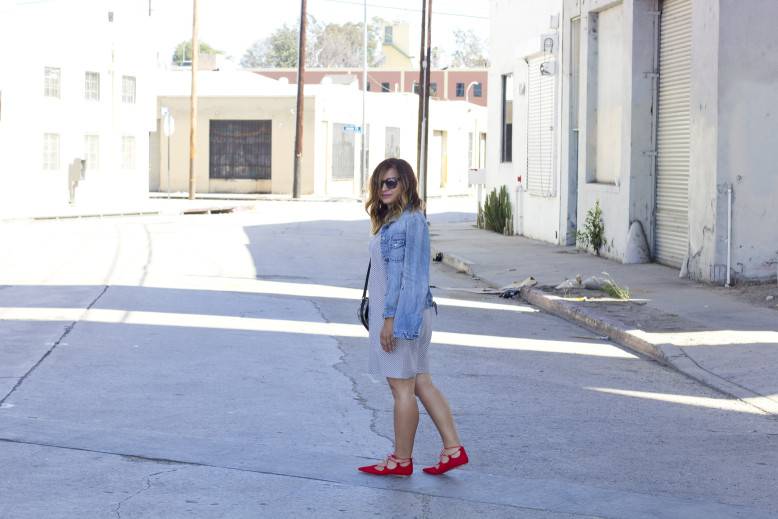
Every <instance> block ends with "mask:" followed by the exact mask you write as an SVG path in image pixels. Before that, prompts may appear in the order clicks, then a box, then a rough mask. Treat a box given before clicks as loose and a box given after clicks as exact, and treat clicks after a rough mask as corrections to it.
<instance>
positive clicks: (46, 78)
mask: <svg viewBox="0 0 778 519" xmlns="http://www.w3.org/2000/svg"><path fill="white" fill-rule="evenodd" d="M59 77H60V69H58V68H52V67H44V69H43V95H44V96H45V97H56V98H57V99H59Z"/></svg>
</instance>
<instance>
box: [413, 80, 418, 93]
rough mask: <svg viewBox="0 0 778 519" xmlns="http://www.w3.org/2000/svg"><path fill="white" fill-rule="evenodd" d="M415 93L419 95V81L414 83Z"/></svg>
mask: <svg viewBox="0 0 778 519" xmlns="http://www.w3.org/2000/svg"><path fill="white" fill-rule="evenodd" d="M413 93H414V94H418V93H419V82H418V81H414V82H413Z"/></svg>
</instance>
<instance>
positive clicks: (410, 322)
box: [380, 208, 434, 339]
mask: <svg viewBox="0 0 778 519" xmlns="http://www.w3.org/2000/svg"><path fill="white" fill-rule="evenodd" d="M380 233H381V257H382V258H383V259H384V262H385V263H386V274H387V282H386V299H385V301H384V318H387V317H394V336H395V337H400V338H403V339H418V338H419V334H420V332H421V326H422V321H423V315H422V312H423V311H424V310H426V309H427V308H430V307H432V306H433V304H434V303H433V301H432V292H431V291H430V231H429V227H427V221H426V220H425V218H424V214H423V213H422V212H421V211H415V212H413V213H411V212H409V209H408V208H406V209H405V211H403V213H402V215H401V216H400V218H398V219H397V220H395V221H393V222H389V223H387V224H385V225H384V226H383V227H381V230H380Z"/></svg>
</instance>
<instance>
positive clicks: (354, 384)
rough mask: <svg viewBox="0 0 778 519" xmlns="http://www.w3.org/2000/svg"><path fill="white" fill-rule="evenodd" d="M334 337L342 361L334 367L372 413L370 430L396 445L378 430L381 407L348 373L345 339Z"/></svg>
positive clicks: (363, 407) (363, 405)
mask: <svg viewBox="0 0 778 519" xmlns="http://www.w3.org/2000/svg"><path fill="white" fill-rule="evenodd" d="M312 304H313V306H314V308H316V311H317V312H319V315H320V316H321V318H322V319H324V321H325V322H326V323H328V324H329V323H330V320H329V319H327V317H325V316H324V312H323V311H322V309H321V308H320V307H319V305H318V304H316V303H315V302H313V301H312ZM332 339H333V340H335V342H336V343H337V344H338V350H340V362H338V363H337V364H335V365H333V366H332V367H333V368H335V370H336V371H338V372H340V374H341V375H343V376H344V377H346V378H347V379H348V381H349V382H350V383H351V392H352V393H354V399H355V400H356V401H357V403H358V404H359V406H360V407H361V408H362V409H364V410H365V411H368V412H369V413H370V431H371V432H372V433H373V434H375V435H376V436H378V437H379V438H384V439H386V440H388V441H389V443H391V444H392V445H394V438H393V437H390V436H388V435H386V434H382V433H381V432H380V431H379V430H378V426H377V422H378V413H379V409H378V408H375V407H371V406H370V405H368V402H367V398H366V397H365V396H363V395H362V394H361V393H360V391H359V384H358V382H357V379H356V378H355V377H352V376H351V375H349V374H348V373H346V366H347V363H346V356H347V355H348V353H347V352H346V349H345V345H344V342H343V339H342V338H340V337H332Z"/></svg>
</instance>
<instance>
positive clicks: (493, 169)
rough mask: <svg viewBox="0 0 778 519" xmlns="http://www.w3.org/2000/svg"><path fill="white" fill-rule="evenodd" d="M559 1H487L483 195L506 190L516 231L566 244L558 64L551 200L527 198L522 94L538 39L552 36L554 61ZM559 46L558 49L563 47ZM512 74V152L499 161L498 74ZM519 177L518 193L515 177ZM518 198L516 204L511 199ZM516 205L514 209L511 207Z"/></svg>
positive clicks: (539, 46) (524, 98) (540, 41)
mask: <svg viewBox="0 0 778 519" xmlns="http://www.w3.org/2000/svg"><path fill="white" fill-rule="evenodd" d="M561 14H562V1H561V0H559V1H547V2H511V1H508V0H492V1H491V3H490V19H491V22H490V35H491V36H490V39H489V59H490V61H491V67H490V69H489V84H490V85H494V87H493V88H492V94H491V95H490V96H489V106H488V111H489V140H488V144H487V147H488V151H487V154H486V156H487V164H486V182H487V185H486V192H487V193H489V192H491V191H492V189H497V190H498V191H499V189H500V187H501V186H503V185H504V186H506V188H507V190H508V192H509V193H510V195H511V200H513V201H514V202H513V206H514V207H513V213H514V216H515V229H516V231H517V232H518V233H521V234H523V235H525V236H528V237H530V238H536V239H540V240H544V241H549V242H552V243H564V242H565V241H566V236H565V234H566V221H567V216H566V215H561V214H560V208H561V207H562V200H561V198H562V197H561V196H560V193H561V192H564V191H566V189H567V178H566V176H565V178H563V179H562V178H560V174H559V172H560V164H561V162H560V160H559V145H560V138H561V124H560V122H561V113H560V111H559V106H560V105H559V100H560V97H559V96H560V92H561V86H562V76H561V74H562V72H561V66H560V65H561V64H560V63H559V62H557V72H556V75H555V79H556V83H555V103H554V106H555V116H554V121H555V125H554V126H555V127H554V130H553V133H554V138H553V141H554V148H553V149H554V160H553V172H552V175H553V177H554V180H553V183H554V186H555V187H554V189H553V191H552V193H551V194H550V196H540V195H534V194H530V193H528V192H527V191H526V189H527V96H526V92H525V91H524V90H523V89H522V86H523V87H524V88H525V89H526V85H527V81H528V68H527V63H526V59H528V58H530V57H533V56H536V55H538V54H539V53H540V52H541V51H542V50H543V38H541V35H546V34H553V35H556V38H555V40H554V45H555V47H556V52H554V56H555V58H552V60H553V59H558V58H559V56H560V54H559V50H560V46H563V45H564V41H563V39H562V37H561V34H560V31H559V30H558V29H552V28H551V27H550V24H551V16H552V15H554V16H559V17H560V18H559V19H560V20H561ZM562 48H563V47H562ZM506 74H512V75H513V99H514V101H513V142H512V147H513V153H512V155H513V156H512V161H511V162H505V163H503V162H501V160H500V159H501V136H502V76H503V75H506ZM519 177H521V178H522V183H521V187H520V190H519V191H518V192H517V188H519V182H518V178H519ZM517 199H518V204H517V203H516V200H517ZM517 205H518V208H517V207H516V206H517Z"/></svg>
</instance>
